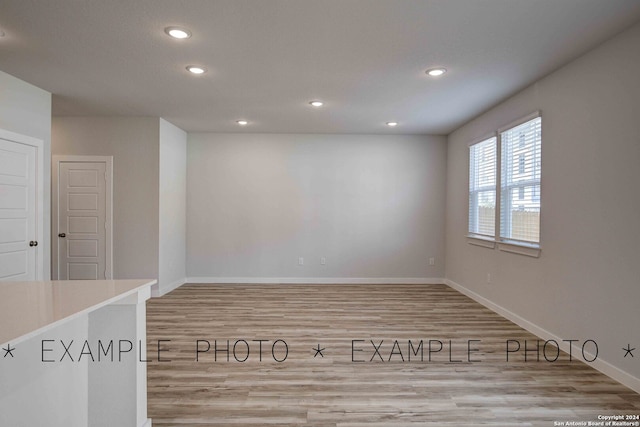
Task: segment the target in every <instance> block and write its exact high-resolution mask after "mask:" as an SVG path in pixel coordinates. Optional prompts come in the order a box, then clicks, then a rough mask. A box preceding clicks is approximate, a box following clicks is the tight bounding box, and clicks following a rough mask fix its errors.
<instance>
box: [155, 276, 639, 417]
mask: <svg viewBox="0 0 640 427" xmlns="http://www.w3.org/2000/svg"><path fill="white" fill-rule="evenodd" d="M147 310H148V313H147V322H148V323H147V325H148V352H147V354H148V358H149V359H151V360H152V362H150V363H149V364H148V396H149V416H150V417H152V418H153V425H154V426H156V427H161V426H185V425H192V426H204V425H216V426H219V425H234V426H245V427H249V426H269V425H271V426H274V425H278V426H314V427H328V426H332V427H338V426H340V427H360V426H362V427H364V426H378V427H382V426H409V425H433V426H436V425H438V426H447V425H448V426H454V425H455V426H477V425H487V426H503V425H518V426H553V425H554V424H553V421H565V422H566V421H595V420H596V419H595V417H596V416H597V415H598V414H603V415H612V414H640V395H639V394H637V393H635V392H633V391H631V390H629V389H628V388H626V387H624V386H622V385H620V384H618V383H616V382H614V381H613V380H610V379H609V378H607V377H606V376H604V375H602V374H600V373H598V372H597V371H595V370H594V369H592V368H590V367H589V366H587V365H586V364H584V363H581V362H577V361H575V360H574V361H572V362H569V361H568V355H567V354H564V353H561V354H560V358H559V360H558V361H557V362H554V363H546V362H539V363H538V362H535V361H531V358H534V359H535V354H534V353H530V356H529V361H528V362H525V361H524V356H523V354H522V352H520V353H518V354H516V353H513V354H512V355H511V356H510V361H509V362H506V360H505V358H506V348H505V346H506V340H509V339H511V340H518V341H519V342H520V343H521V345H522V346H524V341H525V340H529V341H528V344H529V348H531V347H532V346H535V340H536V337H534V336H533V335H531V334H530V333H528V332H526V331H525V330H523V329H522V328H520V327H518V326H516V325H514V324H513V323H511V322H509V321H508V320H505V319H504V318H502V317H500V316H498V315H497V314H495V313H493V312H492V311H490V310H488V309H486V308H484V307H483V306H481V305H480V304H477V303H476V302H474V301H472V300H471V299H469V298H467V297H466V296H464V295H462V294H460V293H458V292H457V291H455V290H452V289H450V288H448V287H446V286H442V285H246V286H245V285H185V286H182V287H181V288H179V289H177V290H175V291H173V292H171V293H170V294H168V295H166V296H164V297H162V298H156V299H152V300H151V301H150V302H149V303H148V306H147ZM164 339H166V340H171V342H164V343H162V344H161V347H162V348H163V349H165V350H166V351H163V352H162V353H161V358H163V359H171V362H158V361H157V359H158V354H157V348H158V340H164ZM227 339H228V340H230V347H231V348H230V350H231V351H230V361H229V362H227V361H226V353H225V352H222V351H219V352H218V353H217V355H218V361H214V340H217V343H218V350H220V349H221V347H225V346H226V340H227ZM259 339H263V340H269V341H265V342H264V343H263V344H262V346H263V347H262V361H260V360H259V351H258V350H259V349H258V345H259V343H257V342H252V341H251V340H259ZM278 339H281V340H284V341H285V342H286V343H287V345H288V357H287V359H286V360H285V361H284V362H281V363H279V362H277V361H275V360H274V359H273V356H272V353H271V348H272V344H273V343H274V341H275V340H278ZM469 339H477V340H481V342H480V343H475V342H474V343H472V348H479V349H480V351H479V352H474V353H473V354H472V357H471V358H472V360H480V362H468V361H466V359H467V346H468V343H467V340H469ZM197 340H208V341H209V342H210V343H211V350H210V351H209V352H207V353H204V350H205V349H206V343H204V342H201V343H200V344H201V346H200V349H201V350H202V351H203V352H202V353H200V354H199V361H198V362H196V361H195V356H196V342H197ZM238 340H246V341H247V343H248V344H249V348H250V353H249V358H248V360H247V361H246V362H244V363H241V362H237V361H236V360H235V359H234V356H233V345H234V343H235V342H236V341H238ZM352 340H365V341H364V342H356V344H355V349H356V350H358V349H360V350H362V351H355V352H353V354H352ZM369 340H373V341H374V343H375V344H376V345H379V343H380V341H381V340H384V342H383V343H382V345H380V350H379V352H380V354H381V356H382V357H383V358H384V360H385V361H384V362H383V361H381V360H380V358H379V357H378V356H377V354H376V353H375V352H374V347H373V345H372V344H371V342H369ZM394 340H398V344H399V347H398V348H395V349H394V348H393V343H394ZM408 340H411V341H412V344H413V345H414V349H415V348H416V347H417V346H418V344H419V341H420V340H423V345H424V347H423V350H424V360H423V361H420V360H419V356H420V354H419V351H418V352H417V353H418V355H417V356H416V355H415V354H414V353H413V352H412V353H411V361H409V360H408V357H409V351H410V349H408ZM429 340H439V341H441V342H442V343H443V350H442V351H441V352H438V353H432V360H431V362H429V361H428V341H429ZM449 340H451V341H452V354H451V357H450V356H449ZM318 344H320V348H324V349H325V350H324V351H323V355H324V357H321V356H320V355H317V357H315V358H314V354H315V351H314V350H313V348H314V347H317V345H318ZM438 347H439V345H438V343H437V342H436V341H432V350H436V349H437V348H438ZM514 347H515V344H514V343H512V347H511V348H512V349H513V348H514ZM246 348H247V346H246V345H245V344H244V343H243V342H242V341H240V342H239V343H238V345H237V346H236V357H238V359H243V358H244V357H245V356H246ZM547 350H551V349H550V348H548V349H547ZM399 351H401V352H402V356H400V354H399ZM392 352H393V353H394V354H393V355H391V353H392ZM553 354H554V353H553V352H548V355H553ZM390 355H391V356H392V357H391V361H390V362H388V359H389V356H390ZM275 356H276V357H277V358H278V359H282V358H283V357H284V356H285V352H284V344H282V343H281V342H279V343H277V345H276V347H275ZM371 356H374V359H373V361H372V362H369V359H370V358H371ZM352 358H354V359H357V360H366V362H362V363H357V362H352ZM402 358H404V359H405V361H404V362H403V361H402ZM450 358H451V359H452V360H463V362H460V363H452V362H450V361H449V359H450Z"/></svg>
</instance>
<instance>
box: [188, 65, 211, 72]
mask: <svg viewBox="0 0 640 427" xmlns="http://www.w3.org/2000/svg"><path fill="white" fill-rule="evenodd" d="M187 71H189V72H191V73H193V74H204V73H206V72H207V70H206V69H204V68H203V67H200V66H198V65H189V66H187Z"/></svg>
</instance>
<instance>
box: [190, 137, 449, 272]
mask: <svg viewBox="0 0 640 427" xmlns="http://www.w3.org/2000/svg"><path fill="white" fill-rule="evenodd" d="M445 163H446V143H445V138H444V137H438V136H431V137H427V136H380V135H377V136H371V135H295V134H287V135H276V134H189V137H188V168H187V274H188V275H189V277H190V278H196V279H194V280H197V278H205V279H202V280H220V281H225V280H238V278H245V279H246V280H248V281H254V280H258V279H257V278H263V279H265V280H269V279H271V280H278V279H285V281H286V280H289V281H291V280H293V281H295V278H304V279H306V280H304V281H313V280H312V278H322V279H325V280H322V281H327V280H326V278H329V279H331V278H351V279H354V278H368V279H372V278H373V279H382V278H387V279H389V278H391V279H393V278H399V279H404V281H408V280H406V279H411V278H420V279H424V278H441V277H443V274H444V202H445ZM298 257H304V265H303V266H299V265H298ZM321 257H326V265H324V266H323V265H321V264H320V258H321ZM429 257H434V258H435V261H436V264H435V266H429V265H428V258H429Z"/></svg>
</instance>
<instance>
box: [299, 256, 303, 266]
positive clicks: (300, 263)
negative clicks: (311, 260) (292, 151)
mask: <svg viewBox="0 0 640 427" xmlns="http://www.w3.org/2000/svg"><path fill="white" fill-rule="evenodd" d="M298 265H304V258H303V257H299V258H298Z"/></svg>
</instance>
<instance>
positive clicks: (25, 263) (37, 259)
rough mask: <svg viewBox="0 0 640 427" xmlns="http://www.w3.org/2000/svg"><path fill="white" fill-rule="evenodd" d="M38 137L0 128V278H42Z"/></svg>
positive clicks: (40, 168) (40, 171)
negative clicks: (34, 137)
mask: <svg viewBox="0 0 640 427" xmlns="http://www.w3.org/2000/svg"><path fill="white" fill-rule="evenodd" d="M41 156H42V141H39V140H36V139H33V138H30V137H25V136H22V135H17V134H14V133H12V132H7V131H3V130H0V280H11V281H22V280H42V266H43V263H42V261H43V259H42V258H43V250H42V242H41V240H42V225H43V212H42V182H41V179H42V173H43V163H42V159H41V158H40V157H41Z"/></svg>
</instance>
